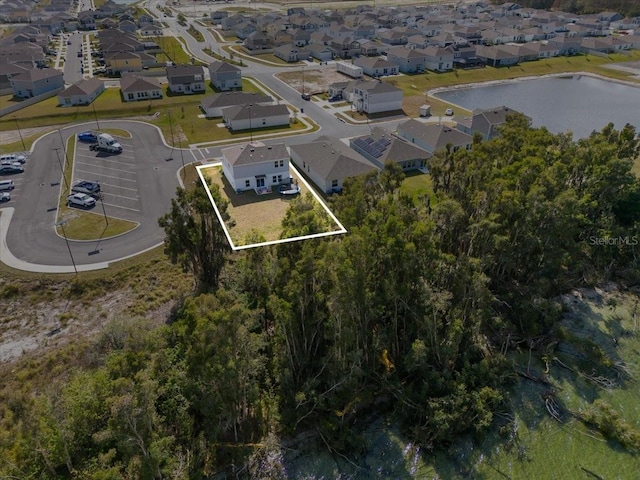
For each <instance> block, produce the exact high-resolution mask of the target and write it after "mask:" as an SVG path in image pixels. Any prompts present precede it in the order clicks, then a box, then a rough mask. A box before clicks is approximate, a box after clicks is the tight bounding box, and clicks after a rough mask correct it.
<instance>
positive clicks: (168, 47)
mask: <svg viewBox="0 0 640 480" xmlns="http://www.w3.org/2000/svg"><path fill="white" fill-rule="evenodd" d="M151 40H152V41H154V42H156V43H157V44H158V46H159V47H160V48H161V49H162V52H163V53H158V54H156V59H157V60H158V62H168V61H171V62H174V63H177V64H186V65H189V64H190V63H191V55H189V54H188V53H187V52H186V51H184V49H183V48H182V43H181V42H180V41H179V40H178V39H177V38H175V37H153V38H152V39H151Z"/></svg>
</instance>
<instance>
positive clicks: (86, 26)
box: [78, 10, 96, 30]
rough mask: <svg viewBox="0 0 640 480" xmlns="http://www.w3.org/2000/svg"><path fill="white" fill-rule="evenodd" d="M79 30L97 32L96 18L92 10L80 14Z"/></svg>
mask: <svg viewBox="0 0 640 480" xmlns="http://www.w3.org/2000/svg"><path fill="white" fill-rule="evenodd" d="M78 28H79V29H80V30H95V29H96V18H95V16H94V14H93V11H91V10H83V11H81V12H78Z"/></svg>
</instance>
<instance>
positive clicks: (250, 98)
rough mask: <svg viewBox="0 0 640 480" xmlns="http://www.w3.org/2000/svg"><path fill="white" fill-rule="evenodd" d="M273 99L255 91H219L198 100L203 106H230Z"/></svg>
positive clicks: (265, 101)
mask: <svg viewBox="0 0 640 480" xmlns="http://www.w3.org/2000/svg"><path fill="white" fill-rule="evenodd" d="M272 101H273V99H272V98H271V97H269V96H267V95H264V94H262V93H255V92H221V93H214V94H213V95H209V96H207V97H205V98H203V99H202V101H201V102H200V103H201V104H202V106H203V107H205V108H212V107H231V106H234V105H244V104H247V103H255V104H257V103H267V102H272Z"/></svg>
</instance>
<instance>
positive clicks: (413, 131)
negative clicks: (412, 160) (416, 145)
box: [398, 119, 473, 151]
mask: <svg viewBox="0 0 640 480" xmlns="http://www.w3.org/2000/svg"><path fill="white" fill-rule="evenodd" d="M398 133H399V134H400V135H402V136H404V133H406V134H408V135H409V136H411V137H414V138H418V139H420V141H422V142H423V143H424V144H425V145H429V146H430V147H432V148H433V151H436V150H440V149H442V148H445V147H446V146H447V145H448V144H451V145H453V146H462V145H468V144H471V143H472V141H473V137H471V135H467V134H466V133H464V132H461V131H460V130H456V129H455V128H452V127H449V126H447V125H442V124H424V123H422V122H419V121H417V120H413V119H411V120H407V121H406V122H404V123H402V124H400V125H398Z"/></svg>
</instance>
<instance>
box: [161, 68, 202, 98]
mask: <svg viewBox="0 0 640 480" xmlns="http://www.w3.org/2000/svg"><path fill="white" fill-rule="evenodd" d="M166 70H167V82H169V90H170V91H171V92H172V93H186V94H191V93H203V92H204V91H205V85H204V81H205V80H204V69H203V68H202V67H201V66H200V65H171V66H169V67H166Z"/></svg>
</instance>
